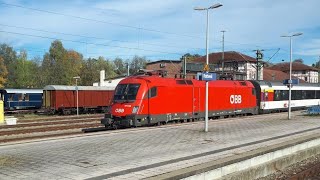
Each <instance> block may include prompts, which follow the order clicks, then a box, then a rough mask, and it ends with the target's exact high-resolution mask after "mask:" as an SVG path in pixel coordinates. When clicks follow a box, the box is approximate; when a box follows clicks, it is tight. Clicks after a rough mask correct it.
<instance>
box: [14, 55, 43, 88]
mask: <svg viewBox="0 0 320 180" xmlns="http://www.w3.org/2000/svg"><path fill="white" fill-rule="evenodd" d="M16 66H17V72H19V73H17V75H16V81H15V84H14V87H16V88H35V87H37V85H38V82H37V81H38V78H39V77H38V74H37V72H38V65H37V64H36V62H33V61H29V60H28V59H27V53H26V51H21V52H20V53H19V56H18V59H17V65H16Z"/></svg>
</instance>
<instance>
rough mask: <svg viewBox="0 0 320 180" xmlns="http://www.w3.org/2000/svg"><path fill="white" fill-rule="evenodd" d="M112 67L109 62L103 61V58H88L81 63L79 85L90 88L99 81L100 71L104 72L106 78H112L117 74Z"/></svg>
mask: <svg viewBox="0 0 320 180" xmlns="http://www.w3.org/2000/svg"><path fill="white" fill-rule="evenodd" d="M114 69H115V68H114V65H113V64H112V62H110V61H109V60H105V59H104V58H103V57H99V58H98V59H95V58H89V59H88V60H86V61H84V62H83V66H82V69H81V72H82V73H81V84H82V85H87V86H92V84H93V83H94V82H98V81H99V80H100V71H101V70H105V72H106V78H107V79H108V78H113V77H115V76H116V75H117V74H116V73H115V71H114Z"/></svg>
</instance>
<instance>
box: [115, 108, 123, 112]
mask: <svg viewBox="0 0 320 180" xmlns="http://www.w3.org/2000/svg"><path fill="white" fill-rule="evenodd" d="M114 112H116V113H123V112H124V109H116V110H115V111H114Z"/></svg>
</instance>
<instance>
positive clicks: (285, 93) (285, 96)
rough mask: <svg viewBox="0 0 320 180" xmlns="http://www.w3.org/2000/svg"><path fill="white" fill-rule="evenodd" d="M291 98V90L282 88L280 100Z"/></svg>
mask: <svg viewBox="0 0 320 180" xmlns="http://www.w3.org/2000/svg"><path fill="white" fill-rule="evenodd" d="M288 99H289V91H287V90H281V93H280V100H288Z"/></svg>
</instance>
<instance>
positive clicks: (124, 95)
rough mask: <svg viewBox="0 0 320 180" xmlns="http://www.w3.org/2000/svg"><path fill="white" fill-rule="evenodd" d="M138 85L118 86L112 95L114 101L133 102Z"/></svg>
mask: <svg viewBox="0 0 320 180" xmlns="http://www.w3.org/2000/svg"><path fill="white" fill-rule="evenodd" d="M139 87H140V84H119V85H118V86H117V88H116V90H115V93H114V101H134V100H136V96H137V94H138V90H139Z"/></svg>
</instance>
